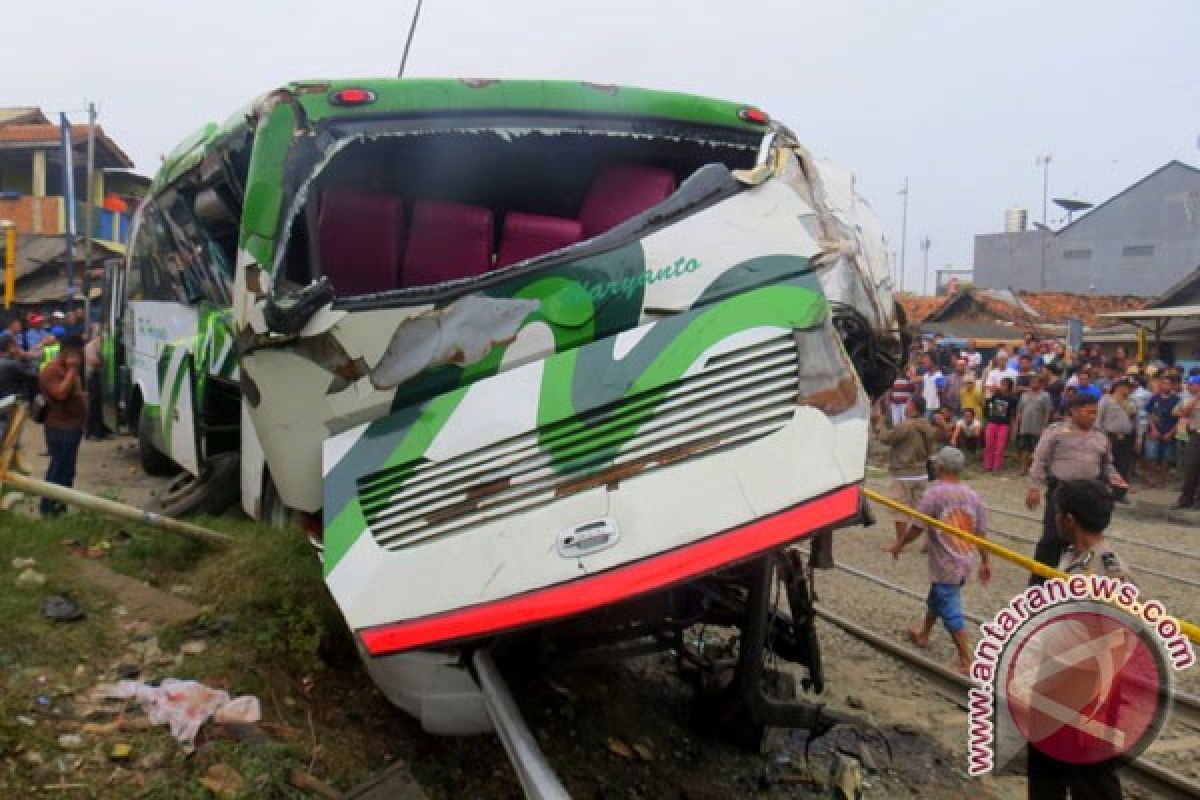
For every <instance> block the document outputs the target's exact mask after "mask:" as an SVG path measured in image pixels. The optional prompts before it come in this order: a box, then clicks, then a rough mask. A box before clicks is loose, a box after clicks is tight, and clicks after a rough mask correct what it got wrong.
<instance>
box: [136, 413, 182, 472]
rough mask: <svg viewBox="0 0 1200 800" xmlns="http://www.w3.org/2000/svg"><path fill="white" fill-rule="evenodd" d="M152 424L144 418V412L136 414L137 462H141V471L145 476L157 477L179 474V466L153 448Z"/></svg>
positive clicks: (148, 419) (147, 418)
mask: <svg viewBox="0 0 1200 800" xmlns="http://www.w3.org/2000/svg"><path fill="white" fill-rule="evenodd" d="M152 424H153V421H152V420H151V419H150V418H149V417H147V416H146V414H145V413H144V411H143V412H141V413H139V414H138V422H137V437H138V460H139V461H141V462H142V469H143V470H145V471H146V474H147V475H156V476H159V477H162V476H166V475H174V474H175V473H177V472H179V465H178V464H176V463H175V462H174V461H172V460H171V459H170V458H168V457H167V456H166V455H165V454H164V453H162V452H161V451H159V449H158V448H157V447H155V446H154V442H153V440H151V438H150V426H151V425H152Z"/></svg>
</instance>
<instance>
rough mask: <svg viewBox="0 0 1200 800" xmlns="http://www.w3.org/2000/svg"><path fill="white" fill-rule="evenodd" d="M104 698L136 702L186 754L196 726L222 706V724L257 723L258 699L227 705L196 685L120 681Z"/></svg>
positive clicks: (225, 698)
mask: <svg viewBox="0 0 1200 800" xmlns="http://www.w3.org/2000/svg"><path fill="white" fill-rule="evenodd" d="M105 694H106V696H107V697H118V698H132V699H135V700H137V702H138V704H139V705H141V707H142V709H143V710H144V711H145V712H146V716H147V717H149V719H150V722H151V723H153V724H155V725H163V724H165V725H168V726H170V728H171V735H172V736H174V737H175V739H177V740H178V741H179V742H181V743H182V744H183V745H184V747H185V749H189V750H190V749H191V748H192V747H193V741H194V740H195V738H196V734H197V733H198V732H199V730H200V726H202V725H203V724H204V723H205V722H206V721H207V720H208V718H209V717H211V716H213V715H214V714H218V713H219V712H220V711H221V710H222V709H223V708H224V707H225V706H230V710H229V712H227V714H225V715H222V719H223V721H227V722H257V721H258V719H259V718H260V716H261V709H260V706H259V702H258V698H256V697H252V696H249V695H247V696H244V697H239V698H237V699H236V700H232V701H231V700H230V697H229V693H228V692H224V691H221V690H219V689H210V688H209V687H207V686H205V685H204V684H202V683H197V682H196V681H181V680H176V679H174V678H168V679H166V680H164V681H163V682H162V684H160V685H159V686H150V685H149V684H145V683H138V682H136V681H121V682H120V683H118V684H117V685H116V686H114V687H111V688H109V689H108V690H107V691H106V693H105ZM214 791H215V790H214Z"/></svg>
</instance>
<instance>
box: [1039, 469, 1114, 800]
mask: <svg viewBox="0 0 1200 800" xmlns="http://www.w3.org/2000/svg"><path fill="white" fill-rule="evenodd" d="M1113 500H1114V497H1113V493H1112V491H1111V490H1110V489H1109V487H1107V486H1105V485H1104V484H1103V483H1101V482H1100V481H1096V480H1062V481H1059V483H1058V487H1057V488H1056V489H1055V490H1054V501H1053V505H1054V506H1055V507H1056V508H1057V514H1056V515H1055V516H1056V529H1057V535H1058V536H1059V537H1060V539H1061V540H1062V542H1063V544H1064V545H1065V547H1066V549H1065V551H1064V552H1063V556H1062V560H1061V561H1060V562H1059V564H1058V565H1057V566H1058V568H1059V569H1061V570H1062V571H1063V572H1066V573H1070V574H1076V575H1078V574H1083V575H1106V576H1108V577H1110V578H1116V579H1118V580H1120V581H1122V582H1124V583H1132V582H1133V581H1132V576H1131V575H1130V573H1129V570H1128V569H1126V567H1125V565H1124V563H1122V561H1121V558H1120V556H1118V555H1117V553H1116V552H1115V551H1114V550H1113V549H1112V548H1111V547H1109V545H1108V542H1107V540H1106V539H1105V537H1104V529H1105V528H1107V527H1108V524H1109V522H1110V521H1111V520H1112V511H1113ZM1049 502H1050V501H1049V498H1048V499H1047V503H1048V504H1049ZM1129 635H1130V636H1132V634H1129ZM1059 646H1060V647H1063V648H1069V647H1070V642H1069V641H1067V642H1059ZM1130 652H1131V648H1128V647H1126V648H1120V649H1119V650H1118V651H1116V652H1114V651H1112V650H1110V651H1108V653H1109V657H1112V658H1114V661H1113V663H1112V666H1113V667H1115V670H1114V671H1115V672H1120V671H1121V670H1122V669H1124V668H1125V666H1126V663H1127V661H1128V657H1129V653H1130ZM1087 666H1088V668H1089V669H1090V670H1093V671H1094V672H1096V673H1101V674H1102V673H1103V668H1102V667H1101V666H1100V663H1099V661H1098V660H1097V661H1096V662H1089V664H1088V665H1087ZM1077 679H1086V675H1083V674H1081V675H1079V676H1077ZM1115 691H1117V692H1118V693H1119V689H1117V690H1115ZM1106 700H1107V702H1105V703H1104V704H1103V706H1102V707H1101V708H1098V709H1097V710H1096V712H1095V719H1097V721H1100V722H1103V723H1104V724H1106V725H1108V726H1110V727H1113V726H1116V725H1117V723H1118V722H1119V721H1120V715H1121V714H1122V713H1126V712H1128V710H1129V706H1127V705H1125V704H1123V703H1121V702H1120V699H1119V694H1118V696H1114V695H1113V694H1109V695H1108V697H1107V698H1106ZM1067 734H1068V735H1069V734H1070V732H1069V731H1068V732H1067ZM1061 741H1062V740H1061V739H1060V743H1061ZM1094 741H1095V740H1094V739H1092V737H1090V736H1086V737H1081V738H1080V739H1079V742H1080V744H1079V746H1080V748H1081V749H1080V751H1079V756H1080V759H1081V762H1084V763H1077V764H1076V763H1067V762H1064V761H1059V760H1058V759H1056V758H1054V757H1052V756H1050V755H1048V754H1046V753H1043V752H1042V751H1041V750H1040V749H1038V747H1037V746H1035V745H1032V744H1031V745H1030V747H1029V748H1028V750H1027V761H1026V763H1027V770H1028V772H1027V775H1028V777H1029V783H1028V795H1027V796H1028V797H1029V798H1030V800H1065V798H1066V797H1067V796H1068V795H1069V796H1070V797H1072V798H1087V799H1088V800H1120V798H1121V797H1122V796H1123V795H1122V794H1121V781H1120V779H1119V778H1118V777H1117V767H1118V766H1119V763H1118V760H1117V759H1115V758H1109V759H1104V760H1099V761H1097V760H1096V759H1095V758H1094V757H1093V758H1087V757H1086V756H1088V755H1094V753H1091V754H1089V753H1088V752H1087V747H1088V743H1089V742H1094Z"/></svg>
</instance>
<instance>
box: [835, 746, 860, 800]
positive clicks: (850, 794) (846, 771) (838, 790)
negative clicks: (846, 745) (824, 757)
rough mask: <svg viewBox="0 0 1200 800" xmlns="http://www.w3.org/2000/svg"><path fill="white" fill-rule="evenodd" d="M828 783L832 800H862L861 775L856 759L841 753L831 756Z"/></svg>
mask: <svg viewBox="0 0 1200 800" xmlns="http://www.w3.org/2000/svg"><path fill="white" fill-rule="evenodd" d="M829 782H830V786H831V788H832V793H831V795H830V796H831V797H832V798H834V800H862V796H863V775H862V765H861V764H859V762H858V759H856V758H853V757H850V756H845V755H843V754H841V753H834V754H833V763H832V764H830V765H829Z"/></svg>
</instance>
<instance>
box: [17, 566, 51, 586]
mask: <svg viewBox="0 0 1200 800" xmlns="http://www.w3.org/2000/svg"><path fill="white" fill-rule="evenodd" d="M45 582H46V576H45V575H43V574H42V573H40V572H38V571H37V570H36V569H34V568H33V567H27V568H26V569H25V570H24V571H23V572H22V573H21V574H20V575H18V576H17V586H21V587H30V586H41V585H42V584H43V583H45Z"/></svg>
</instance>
